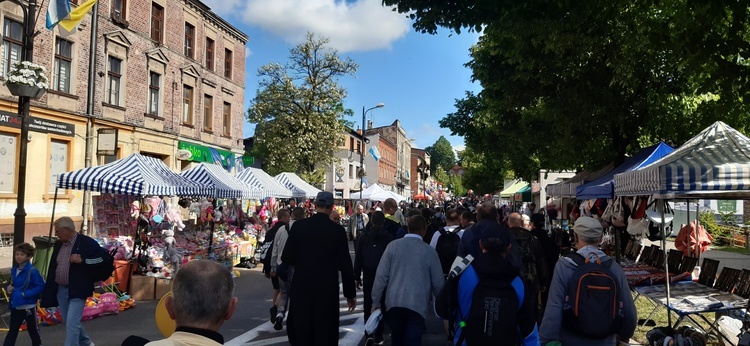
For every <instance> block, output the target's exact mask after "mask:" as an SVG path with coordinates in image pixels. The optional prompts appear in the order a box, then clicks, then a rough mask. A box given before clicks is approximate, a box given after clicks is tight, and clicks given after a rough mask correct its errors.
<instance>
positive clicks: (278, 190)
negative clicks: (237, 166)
mask: <svg viewBox="0 0 750 346" xmlns="http://www.w3.org/2000/svg"><path fill="white" fill-rule="evenodd" d="M237 179H239V180H240V181H241V182H243V183H245V184H246V185H248V186H249V187H250V193H251V196H250V198H257V199H261V198H266V197H276V198H291V197H292V192H291V191H289V189H287V188H286V187H284V186H282V185H281V184H280V183H279V182H278V181H276V179H274V178H272V177H271V176H270V175H268V173H266V172H264V171H263V170H261V169H258V168H252V167H247V168H245V169H243V170H242V172H240V173H239V174H237Z"/></svg>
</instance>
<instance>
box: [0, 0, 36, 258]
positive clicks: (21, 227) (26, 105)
mask: <svg viewBox="0 0 750 346" xmlns="http://www.w3.org/2000/svg"><path fill="white" fill-rule="evenodd" d="M4 1H10V2H12V3H14V4H16V5H18V6H21V10H22V11H23V16H24V18H23V21H24V30H23V51H22V54H21V61H29V62H31V61H32V60H33V56H34V15H35V13H36V0H29V1H28V7H26V5H25V4H24V3H23V2H21V1H19V0H0V3H2V2H4ZM30 110H31V97H29V96H28V95H27V96H20V95H19V97H18V115H20V117H21V138H20V140H19V141H18V143H19V145H20V148H19V155H18V156H19V157H18V197H17V198H16V212H15V213H14V214H13V216H15V219H14V221H13V244H21V243H23V242H24V238H25V228H26V209H25V208H24V200H25V198H26V157H27V151H28V138H29V124H28V119H27V118H28V117H29V113H30Z"/></svg>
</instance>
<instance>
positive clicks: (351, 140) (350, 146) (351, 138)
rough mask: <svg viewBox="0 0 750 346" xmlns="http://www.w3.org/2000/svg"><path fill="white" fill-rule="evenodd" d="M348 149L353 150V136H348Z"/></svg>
mask: <svg viewBox="0 0 750 346" xmlns="http://www.w3.org/2000/svg"><path fill="white" fill-rule="evenodd" d="M349 151H351V152H354V137H349Z"/></svg>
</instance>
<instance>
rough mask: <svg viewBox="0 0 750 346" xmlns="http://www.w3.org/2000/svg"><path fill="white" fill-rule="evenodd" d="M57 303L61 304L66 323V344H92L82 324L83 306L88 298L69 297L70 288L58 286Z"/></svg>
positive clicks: (73, 345)
mask: <svg viewBox="0 0 750 346" xmlns="http://www.w3.org/2000/svg"><path fill="white" fill-rule="evenodd" d="M57 303H58V304H60V315H61V316H62V319H63V323H65V346H90V345H93V344H94V343H93V342H91V338H89V336H88V334H86V330H85V329H83V326H82V325H81V317H83V307H84V306H85V305H86V299H81V298H73V299H69V298H68V288H67V287H63V286H60V285H58V286H57Z"/></svg>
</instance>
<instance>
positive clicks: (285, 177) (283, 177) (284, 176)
mask: <svg viewBox="0 0 750 346" xmlns="http://www.w3.org/2000/svg"><path fill="white" fill-rule="evenodd" d="M274 179H276V181H278V182H279V183H280V184H281V185H284V187H286V188H287V189H289V190H291V191H292V197H296V198H315V197H316V196H318V192H320V189H318V188H316V187H315V186H312V185H310V184H308V183H307V182H306V181H304V180H302V178H300V177H299V176H298V175H296V174H294V173H280V174H279V175H277V176H275V177H274Z"/></svg>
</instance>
